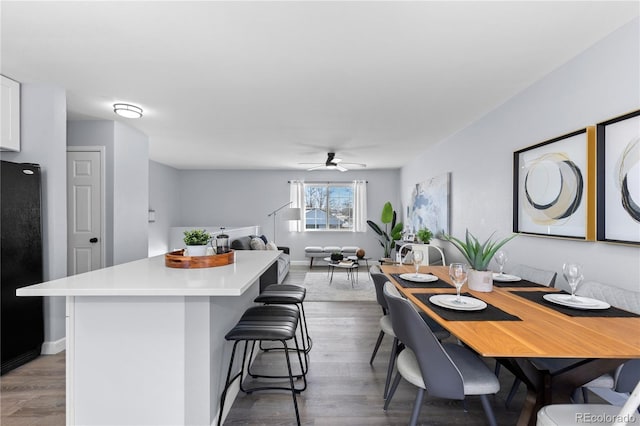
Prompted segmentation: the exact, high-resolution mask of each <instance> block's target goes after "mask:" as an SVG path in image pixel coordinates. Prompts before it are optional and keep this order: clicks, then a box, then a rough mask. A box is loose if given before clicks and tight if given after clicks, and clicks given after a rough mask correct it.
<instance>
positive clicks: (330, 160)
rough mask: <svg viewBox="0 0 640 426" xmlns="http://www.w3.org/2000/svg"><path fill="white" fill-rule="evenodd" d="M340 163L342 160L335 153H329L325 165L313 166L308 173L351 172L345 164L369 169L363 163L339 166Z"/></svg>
mask: <svg viewBox="0 0 640 426" xmlns="http://www.w3.org/2000/svg"><path fill="white" fill-rule="evenodd" d="M340 162H342V159H340V158H336V153H335V152H329V153H328V154H327V161H325V163H324V164H322V163H317V165H316V166H313V167H311V168H309V169H307V171H313V170H339V171H341V172H346V171H349V169H347V168H346V167H344V164H350V165H354V166H359V167H367V165H366V164H363V163H343V164H339V163H340ZM300 164H316V163H300Z"/></svg>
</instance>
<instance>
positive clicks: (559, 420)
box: [536, 381, 640, 426]
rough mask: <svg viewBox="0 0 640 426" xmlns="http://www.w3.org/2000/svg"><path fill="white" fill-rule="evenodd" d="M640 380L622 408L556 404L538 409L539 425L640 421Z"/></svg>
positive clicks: (621, 425)
mask: <svg viewBox="0 0 640 426" xmlns="http://www.w3.org/2000/svg"><path fill="white" fill-rule="evenodd" d="M638 407H640V381H639V382H638V383H637V384H636V386H635V389H633V391H632V392H631V396H630V397H629V399H627V401H626V402H625V403H624V405H623V406H622V408H620V407H616V406H613V405H606V404H556V405H547V406H544V407H542V408H541V409H540V410H539V411H538V420H537V423H536V425H537V426H569V425H576V426H577V425H584V424H587V423H591V424H596V420H598V421H597V424H598V425H612V426H626V425H633V424H637V423H638V422H640V415H639V414H638Z"/></svg>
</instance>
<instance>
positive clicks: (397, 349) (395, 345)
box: [382, 337, 400, 399]
mask: <svg viewBox="0 0 640 426" xmlns="http://www.w3.org/2000/svg"><path fill="white" fill-rule="evenodd" d="M399 352H400V343H399V341H398V338H397V337H394V338H393V346H391V355H390V356H389V366H388V367H387V379H386V380H385V382H384V394H383V395H382V396H383V398H384V399H387V394H388V392H389V383H390V382H391V375H392V374H393V367H394V366H395V365H396V358H397V357H398V353H399Z"/></svg>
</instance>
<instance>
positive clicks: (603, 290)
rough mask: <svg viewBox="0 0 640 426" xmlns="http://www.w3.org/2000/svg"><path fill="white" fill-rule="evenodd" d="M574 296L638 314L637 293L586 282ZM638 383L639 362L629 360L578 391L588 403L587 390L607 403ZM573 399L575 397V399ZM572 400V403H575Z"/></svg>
mask: <svg viewBox="0 0 640 426" xmlns="http://www.w3.org/2000/svg"><path fill="white" fill-rule="evenodd" d="M576 294H577V295H578V296H584V297H590V298H592V299H598V300H602V301H603V302H607V303H609V304H610V305H611V306H615V307H616V308H620V309H624V310H626V311H629V312H633V313H636V314H640V292H637V291H632V290H626V289H622V288H618V287H613V286H610V285H607V284H603V283H600V282H597V281H586V282H584V283H582V285H580V286H579V287H578V290H576ZM638 381H640V359H632V360H629V361H627V362H625V363H624V364H622V365H621V366H620V367H618V368H617V369H616V370H615V371H612V372H610V373H607V374H603V375H602V376H600V377H597V378H595V379H594V380H592V381H590V382H589V383H587V384H585V385H584V386H583V387H582V398H583V399H584V402H585V403H588V392H587V389H591V390H592V391H595V392H597V393H598V394H599V396H600V397H602V398H604V399H605V400H607V401H608V402H611V400H612V399H614V398H615V399H620V396H621V395H623V397H626V394H628V393H630V392H631V391H632V390H633V387H634V385H635V384H636V382H638ZM576 397H577V395H576ZM576 397H574V399H577V398H576Z"/></svg>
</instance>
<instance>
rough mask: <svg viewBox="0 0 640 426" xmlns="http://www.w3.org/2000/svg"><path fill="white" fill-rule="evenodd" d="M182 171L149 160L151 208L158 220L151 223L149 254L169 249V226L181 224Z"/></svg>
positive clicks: (157, 253) (153, 254)
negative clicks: (179, 197) (179, 201)
mask: <svg viewBox="0 0 640 426" xmlns="http://www.w3.org/2000/svg"><path fill="white" fill-rule="evenodd" d="M180 191H181V186H180V171H179V170H177V169H174V168H173V167H169V166H165V165H164V164H160V163H156V162H155V161H149V208H150V209H152V210H155V212H156V221H155V222H152V223H149V256H157V255H161V254H164V253H166V252H168V251H169V244H168V241H169V228H171V227H172V226H179V224H180V203H178V196H179V195H178V194H180Z"/></svg>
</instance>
